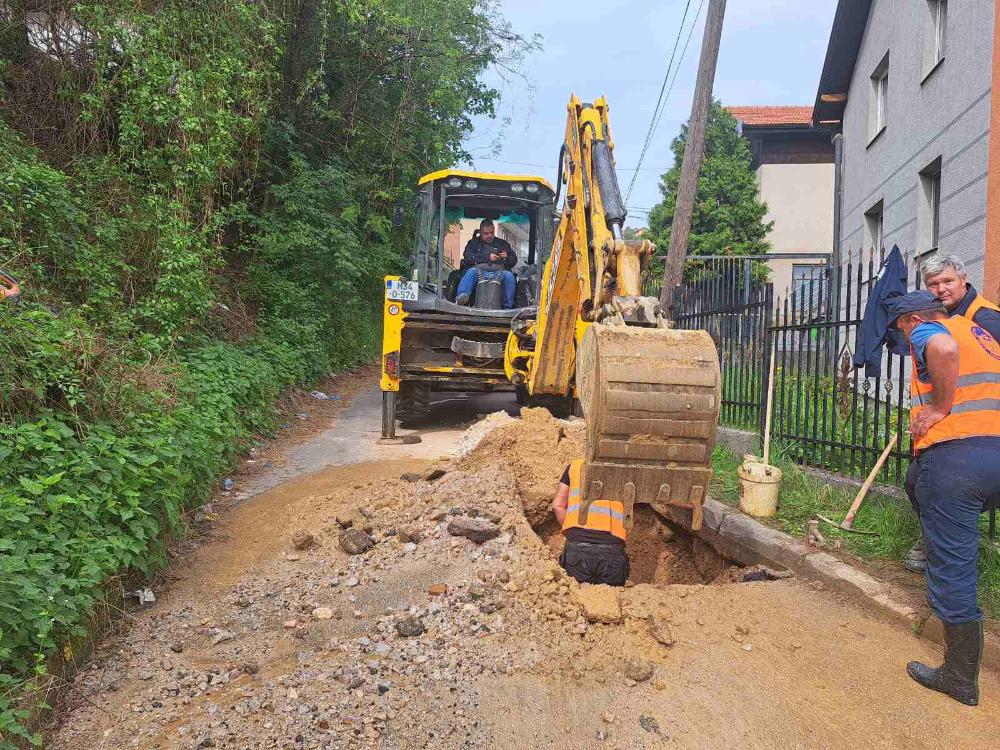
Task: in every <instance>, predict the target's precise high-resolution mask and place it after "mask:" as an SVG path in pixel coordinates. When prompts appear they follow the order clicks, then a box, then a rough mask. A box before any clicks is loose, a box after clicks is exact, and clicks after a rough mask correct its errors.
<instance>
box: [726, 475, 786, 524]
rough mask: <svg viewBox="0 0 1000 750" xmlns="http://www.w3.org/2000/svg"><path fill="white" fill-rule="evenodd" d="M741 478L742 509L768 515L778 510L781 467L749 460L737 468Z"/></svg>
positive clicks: (745, 511) (758, 515) (751, 513)
mask: <svg viewBox="0 0 1000 750" xmlns="http://www.w3.org/2000/svg"><path fill="white" fill-rule="evenodd" d="M736 474H737V476H739V478H740V510H742V511H743V512H744V513H746V514H747V515H750V516H757V517H761V518H764V517H768V516H773V515H774V514H775V513H777V512H778V488H779V487H780V485H781V469H779V468H778V467H777V466H769V465H768V464H765V463H756V462H747V463H745V464H743V465H742V466H741V467H740V468H739V469H737V470H736Z"/></svg>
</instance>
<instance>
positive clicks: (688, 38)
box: [653, 0, 705, 138]
mask: <svg viewBox="0 0 1000 750" xmlns="http://www.w3.org/2000/svg"><path fill="white" fill-rule="evenodd" d="M704 7H705V0H701V4H699V5H698V12H697V13H695V16H694V23H692V24H691V28H690V30H689V31H688V36H687V39H686V40H685V41H684V49H682V50H681V60H683V59H684V55H685V54H687V50H688V45H689V44H691V37H692V36H694V30H695V28H696V27H697V26H698V19H699V18H700V17H701V11H702V9H703V8H704ZM679 70H680V64H679V63H678V65H677V67H676V68H675V69H674V77H673V80H672V81H670V88H668V89H667V97H666V98H667V99H669V98H670V92H671V91H673V90H674V83H675V82H676V81H677V73H678V71H679ZM665 111H666V107H664V108H663V109H661V110H660V114H659V115H658V116H657V118H656V125H654V126H653V137H654V138H655V137H656V131H657V129H658V128H659V127H660V120H661V119H662V118H663V113H664V112H665Z"/></svg>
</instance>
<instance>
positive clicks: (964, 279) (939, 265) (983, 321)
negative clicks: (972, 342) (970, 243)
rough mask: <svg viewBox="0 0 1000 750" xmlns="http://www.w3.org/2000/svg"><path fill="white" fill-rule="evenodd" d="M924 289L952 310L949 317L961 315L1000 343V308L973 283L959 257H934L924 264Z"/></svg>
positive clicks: (922, 268) (922, 270) (922, 265)
mask: <svg viewBox="0 0 1000 750" xmlns="http://www.w3.org/2000/svg"><path fill="white" fill-rule="evenodd" d="M920 270H921V272H922V273H923V277H924V288H925V289H927V291H928V292H930V293H931V294H933V295H934V296H935V297H937V298H938V299H939V300H941V302H942V303H943V304H944V306H945V308H946V309H947V310H948V315H949V317H951V316H954V315H961V316H963V317H966V318H968V319H969V320H971V321H972V322H973V323H975V324H976V325H978V326H979V327H980V328H984V329H986V330H987V331H988V332H989V333H990V335H991V336H993V338H995V339H997V340H1000V307H997V306H996V305H994V304H993V303H992V302H990V301H989V300H988V299H986V298H985V297H984V296H983V295H981V294H980V293H979V292H977V291H976V288H975V287H974V286H972V284H970V283H969V277H968V274H966V272H965V264H964V263H963V262H962V259H961V258H959V257H957V256H955V255H944V256H941V257H940V258H931V259H930V260H928V261H925V262H924V263H923V264H921V268H920Z"/></svg>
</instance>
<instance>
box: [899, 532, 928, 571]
mask: <svg viewBox="0 0 1000 750" xmlns="http://www.w3.org/2000/svg"><path fill="white" fill-rule="evenodd" d="M903 567H904V568H906V569H907V570H908V571H910V572H911V573H923V572H924V571H925V570H927V551H926V549H925V548H924V535H923V532H921V534H920V536H918V537H917V541H916V542H914V543H913V546H912V547H910V549H909V551H908V552H907V553H906V557H905V558H904V559H903Z"/></svg>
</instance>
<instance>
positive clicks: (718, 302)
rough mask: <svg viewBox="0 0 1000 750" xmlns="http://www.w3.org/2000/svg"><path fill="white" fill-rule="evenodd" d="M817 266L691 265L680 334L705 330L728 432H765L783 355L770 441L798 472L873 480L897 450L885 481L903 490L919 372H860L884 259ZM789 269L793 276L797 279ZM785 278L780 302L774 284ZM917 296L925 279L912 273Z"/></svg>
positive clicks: (894, 368) (767, 262) (725, 260)
mask: <svg viewBox="0 0 1000 750" xmlns="http://www.w3.org/2000/svg"><path fill="white" fill-rule="evenodd" d="M828 260H829V256H826V255H816V254H800V255H795V256H788V255H778V254H774V255H764V256H749V257H736V258H732V257H709V258H697V259H691V260H690V261H689V263H688V266H687V268H686V271H685V283H684V284H683V286H682V287H681V288H680V289H679V290H678V292H677V295H676V297H675V306H676V315H677V325H678V327H681V328H702V329H705V330H707V331H708V332H709V333H710V334H711V336H712V338H713V339H714V340H715V342H716V347H717V348H718V350H719V362H720V366H721V369H722V377H723V403H722V414H721V418H720V419H721V422H722V424H725V425H729V426H733V427H740V428H743V429H751V430H761V431H762V430H763V410H764V404H765V401H766V393H767V369H768V368H767V363H768V361H769V355H770V347H772V346H773V347H775V383H774V417H773V427H772V439H773V440H775V441H777V442H779V443H781V444H782V445H784V446H785V447H786V450H787V451H789V454H790V457H791V458H793V459H794V460H795V461H798V462H800V463H803V464H808V465H810V466H816V467H819V468H823V469H827V470H830V471H834V472H838V473H842V474H847V475H851V476H864V475H865V474H867V472H868V471H869V470H870V468H871V466H872V465H874V463H875V460H876V459H877V457H878V455H879V454H880V453H881V452H882V449H883V448H884V447H885V445H886V443H887V442H888V440H889V438H890V437H891V436H892V435H893V434H896V435H897V445H896V447H895V449H894V450H893V451H892V453H891V454H890V460H889V461H887V462H886V464H885V466H884V467H883V469H882V474H881V477H880V479H881V480H882V481H884V482H888V483H892V484H897V485H899V484H902V481H903V477H904V476H905V473H906V468H907V464H908V461H909V456H910V451H911V447H910V441H909V435H908V434H907V433H906V428H907V422H908V419H909V389H908V387H907V378H908V376H909V365H908V363H907V362H906V361H905V358H903V357H898V356H895V355H891V354H884V355H883V357H882V361H881V364H880V366H879V374H878V376H876V377H871V378H870V377H866V375H865V371H864V369H860V370H859V369H855V368H854V366H853V360H854V353H855V351H856V342H857V337H858V331H859V328H860V324H861V318H862V316H863V314H864V309H865V305H866V303H867V301H868V290H869V288H870V287H871V284H872V283H873V281H874V280H875V278H876V277H877V275H878V271H879V268H880V266H881V261H882V257H881V256H880V255H876V254H875V253H872V252H868V253H864V254H848V256H847V257H846V258H845V263H844V264H843V265H841V266H839V267H831V266H830V265H829V263H828ZM788 261H792V262H793V265H791V268H788V267H787V266H788ZM782 263H785V266H786V267H784V268H783V269H781V274H783V275H784V277H785V278H786V279H787V285H786V286H785V287H784V289H783V290H782V291H780V292H779V291H776V290H774V289H773V287H772V285H771V284H770V283H769V282H768V281H767V279H768V278H772V277H773V276H775V275H778V271H779V268H780V266H781V264H782ZM911 273H912V284H913V285H917V284H919V273H918V272H917V271H916V270H913V271H912V272H911Z"/></svg>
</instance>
